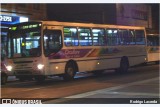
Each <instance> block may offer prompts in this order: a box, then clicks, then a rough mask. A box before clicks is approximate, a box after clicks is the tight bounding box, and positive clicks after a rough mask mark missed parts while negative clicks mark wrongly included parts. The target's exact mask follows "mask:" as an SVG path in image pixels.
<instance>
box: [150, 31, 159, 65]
mask: <svg viewBox="0 0 160 107" xmlns="http://www.w3.org/2000/svg"><path fill="white" fill-rule="evenodd" d="M159 36H160V35H159V34H147V62H155V63H156V64H158V63H159V61H160V56H159V55H160V46H159Z"/></svg>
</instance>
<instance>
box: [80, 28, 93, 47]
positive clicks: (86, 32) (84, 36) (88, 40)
mask: <svg viewBox="0 0 160 107" xmlns="http://www.w3.org/2000/svg"><path fill="white" fill-rule="evenodd" d="M78 33H79V43H80V45H81V46H91V45H92V36H91V31H90V29H89V28H79V29H78Z"/></svg>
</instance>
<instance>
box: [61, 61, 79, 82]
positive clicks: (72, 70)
mask: <svg viewBox="0 0 160 107" xmlns="http://www.w3.org/2000/svg"><path fill="white" fill-rule="evenodd" d="M76 68H77V67H76V64H75V62H74V61H69V62H67V64H66V67H65V73H64V75H63V79H64V80H66V81H69V80H73V79H74V76H75V74H76V70H77V69H76Z"/></svg>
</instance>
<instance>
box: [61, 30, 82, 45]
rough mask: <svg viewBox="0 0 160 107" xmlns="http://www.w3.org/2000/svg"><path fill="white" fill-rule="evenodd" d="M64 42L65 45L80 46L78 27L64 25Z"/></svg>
mask: <svg viewBox="0 0 160 107" xmlns="http://www.w3.org/2000/svg"><path fill="white" fill-rule="evenodd" d="M63 31H64V44H65V46H78V45H79V43H78V34H77V28H71V27H64V29H63Z"/></svg>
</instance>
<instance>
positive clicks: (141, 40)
mask: <svg viewBox="0 0 160 107" xmlns="http://www.w3.org/2000/svg"><path fill="white" fill-rule="evenodd" d="M135 35H136V44H137V45H143V44H145V36H144V31H143V30H135Z"/></svg>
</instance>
